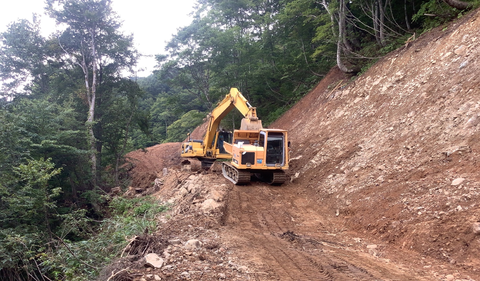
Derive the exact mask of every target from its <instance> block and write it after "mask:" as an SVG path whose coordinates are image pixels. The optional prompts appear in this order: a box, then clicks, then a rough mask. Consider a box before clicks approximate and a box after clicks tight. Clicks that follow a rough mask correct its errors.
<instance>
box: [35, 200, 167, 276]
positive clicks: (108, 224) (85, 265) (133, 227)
mask: <svg viewBox="0 0 480 281" xmlns="http://www.w3.org/2000/svg"><path fill="white" fill-rule="evenodd" d="M110 210H111V212H112V214H113V216H112V217H110V218H108V219H105V220H103V221H102V222H101V223H100V224H99V225H98V226H97V227H96V229H95V234H94V235H92V236H91V237H90V238H89V239H87V240H81V241H69V240H66V239H65V240H61V241H58V242H57V243H58V245H57V248H56V249H55V250H54V251H51V252H47V253H46V254H45V255H43V256H42V259H41V260H42V263H41V265H42V267H43V268H45V270H48V272H49V274H50V275H51V276H54V277H55V279H56V280H60V279H66V280H72V281H73V280H93V279H95V277H96V276H97V275H98V273H99V271H100V269H101V266H104V265H107V264H108V263H109V262H110V261H111V260H112V259H114V258H118V257H119V256H120V254H121V252H122V250H123V249H124V248H125V246H126V245H127V244H128V240H127V239H126V238H132V237H134V236H135V235H140V234H142V233H144V231H154V230H155V229H156V227H157V221H156V216H157V215H158V214H159V213H161V212H164V211H166V210H167V206H166V205H163V204H162V203H161V202H158V201H156V200H154V199H153V198H151V197H141V198H135V199H126V198H121V197H115V198H113V199H112V201H111V202H110ZM66 223H68V222H66Z"/></svg>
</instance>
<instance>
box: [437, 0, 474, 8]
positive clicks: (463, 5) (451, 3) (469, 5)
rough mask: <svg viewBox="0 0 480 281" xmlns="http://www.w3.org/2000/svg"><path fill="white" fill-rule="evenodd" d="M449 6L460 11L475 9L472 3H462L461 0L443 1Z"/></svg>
mask: <svg viewBox="0 0 480 281" xmlns="http://www.w3.org/2000/svg"><path fill="white" fill-rule="evenodd" d="M443 1H444V2H445V3H447V5H449V6H450V7H453V8H455V9H459V10H466V9H469V8H472V7H473V4H472V3H467V2H462V1H459V0H443Z"/></svg>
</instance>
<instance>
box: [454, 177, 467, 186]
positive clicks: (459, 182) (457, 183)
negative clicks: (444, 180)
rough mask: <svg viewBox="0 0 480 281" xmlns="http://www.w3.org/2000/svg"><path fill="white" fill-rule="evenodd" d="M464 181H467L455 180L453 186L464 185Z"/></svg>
mask: <svg viewBox="0 0 480 281" xmlns="http://www.w3.org/2000/svg"><path fill="white" fill-rule="evenodd" d="M464 181H465V179H464V178H457V179H454V180H453V181H452V185H453V186H456V185H460V184H462V183H463V182H464Z"/></svg>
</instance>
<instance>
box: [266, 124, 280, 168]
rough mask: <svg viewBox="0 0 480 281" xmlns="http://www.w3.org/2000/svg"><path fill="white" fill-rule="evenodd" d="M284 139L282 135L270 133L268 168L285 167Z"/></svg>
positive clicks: (268, 139)
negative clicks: (277, 165)
mask: <svg viewBox="0 0 480 281" xmlns="http://www.w3.org/2000/svg"><path fill="white" fill-rule="evenodd" d="M283 143H284V139H283V134H282V133H273V132H270V133H268V137H267V157H266V158H267V159H266V163H267V166H275V164H280V165H281V166H283V165H284V155H283V152H284V144H283Z"/></svg>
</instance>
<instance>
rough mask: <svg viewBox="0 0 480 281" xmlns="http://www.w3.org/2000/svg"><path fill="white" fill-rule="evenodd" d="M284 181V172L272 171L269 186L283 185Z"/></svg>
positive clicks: (285, 177)
mask: <svg viewBox="0 0 480 281" xmlns="http://www.w3.org/2000/svg"><path fill="white" fill-rule="evenodd" d="M286 180H287V175H285V172H284V171H274V172H273V174H272V180H271V181H270V182H269V184H273V185H277V184H278V185H280V184H282V183H284V182H285V181H286Z"/></svg>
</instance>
